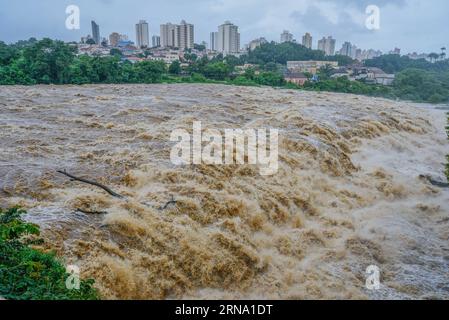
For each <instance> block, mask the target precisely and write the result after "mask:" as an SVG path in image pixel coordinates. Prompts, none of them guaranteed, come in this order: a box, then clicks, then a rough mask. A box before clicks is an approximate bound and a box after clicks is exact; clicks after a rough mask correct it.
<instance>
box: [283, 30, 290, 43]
mask: <svg viewBox="0 0 449 320" xmlns="http://www.w3.org/2000/svg"><path fill="white" fill-rule="evenodd" d="M284 42H293V35H292V34H291V33H290V32H288V31H287V30H284V32H282V33H281V43H284Z"/></svg>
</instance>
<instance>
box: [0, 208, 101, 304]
mask: <svg viewBox="0 0 449 320" xmlns="http://www.w3.org/2000/svg"><path fill="white" fill-rule="evenodd" d="M22 214H25V211H23V210H21V209H19V208H12V209H8V210H6V211H3V210H1V209H0V296H1V297H3V298H5V299H12V300H94V299H98V295H97V292H96V290H95V289H94V288H93V283H94V281H93V280H81V281H80V290H68V289H67V288H66V283H65V282H66V279H67V277H68V276H69V275H68V274H67V273H66V268H65V267H64V265H63V264H61V263H60V262H59V261H58V260H57V259H56V257H55V255H54V254H49V253H43V252H41V251H39V250H36V249H33V248H31V247H30V246H31V245H33V244H36V243H37V242H39V241H40V240H32V239H33V238H34V239H35V236H38V235H39V227H38V226H37V225H35V224H31V223H27V222H25V221H24V220H22V218H21V215H22Z"/></svg>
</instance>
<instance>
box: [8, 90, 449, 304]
mask: <svg viewBox="0 0 449 320" xmlns="http://www.w3.org/2000/svg"><path fill="white" fill-rule="evenodd" d="M445 112H446V111H445V110H440V109H436V108H434V107H431V106H427V105H417V104H412V103H408V102H393V101H389V100H385V99H376V98H367V97H362V96H354V95H345V94H336V93H314V92H303V91H294V90H276V89H271V88H252V87H236V86H224V85H193V84H192V85H191V84H179V85H162V84H161V85H88V86H33V87H0V132H1V137H2V139H1V140H0V177H1V179H0V206H2V207H7V206H10V205H14V204H20V205H22V206H23V207H24V208H25V209H27V211H28V212H29V215H28V217H27V219H28V220H31V221H33V222H36V223H38V224H39V225H40V226H41V228H42V230H43V237H44V238H45V239H46V243H45V245H44V249H51V250H55V251H56V252H57V253H58V255H59V256H60V257H61V258H63V259H64V260H65V262H66V263H68V264H75V265H77V266H79V267H80V268H81V271H82V275H83V276H85V277H92V278H94V279H96V286H97V287H98V289H99V290H100V292H101V295H102V297H104V298H109V299H117V298H119V299H174V298H193V299H197V298H201V299H204V298H206V299H207V298H231V299H232V298H249V299H252V298H262V299H265V298H269V299H281V298H282V299H333V298H337V299H357V298H362V299H378V298H380V299H390V298H393V299H426V298H446V299H448V298H449V241H448V240H449V189H447V188H444V187H441V186H435V185H432V184H431V183H430V182H429V180H428V179H426V178H423V176H430V177H431V178H432V179H433V181H440V182H446V178H445V176H444V166H445V162H446V159H445V156H446V155H447V154H449V142H448V141H447V136H446V133H445V126H446V123H447V119H446V116H445ZM194 121H201V123H202V126H203V129H207V128H211V129H218V130H221V129H226V128H239V129H249V128H275V129H279V170H278V173H277V174H275V175H273V176H262V175H260V174H259V170H258V168H257V166H255V165H249V164H245V165H203V164H201V165H184V166H175V165H173V164H172V163H171V161H170V151H171V148H172V146H173V142H170V134H171V132H172V131H173V130H174V129H186V130H188V131H189V132H190V131H191V130H192V123H193V122H194ZM57 170H66V171H67V172H69V173H71V174H73V175H76V176H79V177H83V178H87V179H90V180H94V181H97V182H100V183H102V184H105V185H107V186H108V187H110V188H111V189H113V190H114V191H116V192H118V193H120V194H121V195H123V196H124V198H115V197H112V196H110V195H109V194H107V193H106V192H104V191H103V190H101V189H100V188H96V187H94V186H91V185H88V184H85V183H80V182H77V181H70V180H69V179H67V177H65V176H64V175H62V174H58V173H57V172H56V171H57ZM171 199H174V201H175V202H173V203H172V202H169V201H170V200H171ZM370 265H375V266H377V267H378V268H379V271H380V289H379V290H368V289H367V288H366V286H365V281H366V274H365V271H366V268H367V267H368V266H370Z"/></svg>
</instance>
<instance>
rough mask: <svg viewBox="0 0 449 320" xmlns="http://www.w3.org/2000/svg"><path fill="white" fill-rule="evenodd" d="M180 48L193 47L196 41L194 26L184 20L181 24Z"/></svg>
mask: <svg viewBox="0 0 449 320" xmlns="http://www.w3.org/2000/svg"><path fill="white" fill-rule="evenodd" d="M178 27H179V48H180V49H193V44H194V41H195V36H194V33H195V32H194V26H193V24H190V23H187V22H185V21H184V20H182V21H181V23H180V24H179V26H178Z"/></svg>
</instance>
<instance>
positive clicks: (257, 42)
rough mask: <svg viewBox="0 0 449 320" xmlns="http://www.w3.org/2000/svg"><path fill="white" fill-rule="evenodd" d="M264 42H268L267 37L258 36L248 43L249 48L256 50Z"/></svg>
mask: <svg viewBox="0 0 449 320" xmlns="http://www.w3.org/2000/svg"><path fill="white" fill-rule="evenodd" d="M264 43H268V41H267V39H265V38H263V37H262V38H258V39H254V40H252V41H251V42H250V43H248V46H247V48H248V50H250V51H253V50H255V49H256V48H257V47H260V46H261V45H263V44H264Z"/></svg>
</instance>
